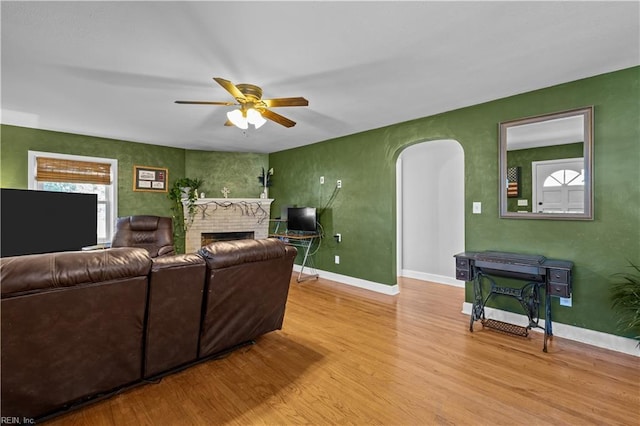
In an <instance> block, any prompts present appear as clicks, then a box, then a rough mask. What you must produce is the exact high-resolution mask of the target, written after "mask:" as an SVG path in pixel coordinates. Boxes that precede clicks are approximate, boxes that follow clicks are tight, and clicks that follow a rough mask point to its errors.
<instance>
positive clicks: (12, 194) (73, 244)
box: [0, 188, 98, 257]
mask: <svg viewBox="0 0 640 426" xmlns="http://www.w3.org/2000/svg"><path fill="white" fill-rule="evenodd" d="M97 239H98V196H97V195H96V194H73V193H68V192H52V191H35V190H26V189H7V188H2V189H0V256H2V257H7V256H19V255H23V254H37V253H51V252H56V251H70V250H81V249H82V247H85V246H90V245H94V244H96V243H97Z"/></svg>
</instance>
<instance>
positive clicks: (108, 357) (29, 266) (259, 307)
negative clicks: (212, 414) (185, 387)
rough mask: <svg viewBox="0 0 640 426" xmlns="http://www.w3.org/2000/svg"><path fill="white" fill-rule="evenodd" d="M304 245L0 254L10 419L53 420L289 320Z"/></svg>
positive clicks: (5, 405)
mask: <svg viewBox="0 0 640 426" xmlns="http://www.w3.org/2000/svg"><path fill="white" fill-rule="evenodd" d="M295 254H296V250H295V248H293V247H290V246H287V245H285V244H283V243H282V242H280V241H278V240H275V239H267V240H239V241H229V242H217V243H213V244H210V245H208V246H206V247H203V248H202V249H201V250H200V251H199V252H198V253H197V254H186V255H176V256H165V257H159V258H154V259H152V258H150V257H149V254H148V252H147V251H146V250H145V249H141V248H112V249H107V250H100V251H85V252H61V253H49V254H37V255H28V256H17V257H9V258H3V259H0V280H1V281H0V282H1V295H2V300H1V318H2V330H1V331H2V350H1V353H2V366H1V367H2V387H1V392H2V395H1V400H2V402H1V407H0V409H1V415H2V417H3V418H14V417H16V418H20V419H34V420H39V419H43V418H49V417H51V416H53V415H57V414H60V413H62V412H64V411H65V410H68V409H70V408H75V407H77V406H81V405H83V404H84V403H86V402H87V401H93V400H95V399H97V398H101V397H105V396H109V395H110V394H112V393H114V392H116V391H119V390H121V389H123V388H125V387H129V386H134V385H139V384H142V383H144V382H145V381H146V380H147V379H154V378H157V377H161V376H163V375H166V374H169V373H171V372H173V371H176V370H179V369H182V368H186V367H188V366H189V365H191V364H193V363H195V362H201V361H204V360H206V359H209V358H212V357H215V356H217V355H219V354H221V353H224V352H226V351H229V350H232V349H234V348H236V347H238V346H240V345H242V344H245V343H247V342H251V341H252V340H253V339H255V338H257V337H259V336H261V335H263V334H265V333H268V332H270V331H273V330H278V329H280V328H281V327H282V323H283V319H284V312H285V305H286V301H287V296H288V292H289V282H290V279H291V272H292V267H293V260H294V258H295Z"/></svg>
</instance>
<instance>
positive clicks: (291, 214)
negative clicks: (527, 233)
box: [287, 207, 317, 233]
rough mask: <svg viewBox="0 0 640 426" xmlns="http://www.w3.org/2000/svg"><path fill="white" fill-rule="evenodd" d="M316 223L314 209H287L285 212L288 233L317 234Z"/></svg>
mask: <svg viewBox="0 0 640 426" xmlns="http://www.w3.org/2000/svg"><path fill="white" fill-rule="evenodd" d="M316 221H317V218H316V208H315V207H289V209H288V210H287V229H288V230H289V231H292V232H303V233H305V232H306V233H313V232H317V228H316Z"/></svg>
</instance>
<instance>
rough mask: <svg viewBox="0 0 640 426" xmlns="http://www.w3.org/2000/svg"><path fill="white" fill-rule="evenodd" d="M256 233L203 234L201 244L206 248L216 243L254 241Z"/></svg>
mask: <svg viewBox="0 0 640 426" xmlns="http://www.w3.org/2000/svg"><path fill="white" fill-rule="evenodd" d="M254 236H255V232H253V231H246V232H203V233H202V234H200V244H201V245H203V246H206V245H208V244H211V243H214V242H216V241H234V240H253V239H254Z"/></svg>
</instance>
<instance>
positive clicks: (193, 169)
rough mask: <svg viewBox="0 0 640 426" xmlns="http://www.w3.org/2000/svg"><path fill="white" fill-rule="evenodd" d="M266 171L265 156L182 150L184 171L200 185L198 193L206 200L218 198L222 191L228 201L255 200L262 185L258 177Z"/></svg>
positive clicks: (266, 157) (267, 159)
mask: <svg viewBox="0 0 640 426" xmlns="http://www.w3.org/2000/svg"><path fill="white" fill-rule="evenodd" d="M263 167H264V168H265V170H268V168H269V156H268V155H267V154H251V153H244V152H212V151H186V154H185V170H186V173H187V176H189V177H191V178H201V179H202V180H203V181H204V182H203V184H202V187H201V191H200V192H204V193H205V195H206V196H207V197H209V198H222V197H223V196H224V195H223V194H222V192H221V191H222V188H225V187H226V188H227V189H229V190H230V191H231V192H230V193H229V198H259V197H260V193H261V192H262V186H261V185H260V182H259V181H258V176H259V175H260V174H261V173H262V168H263Z"/></svg>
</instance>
